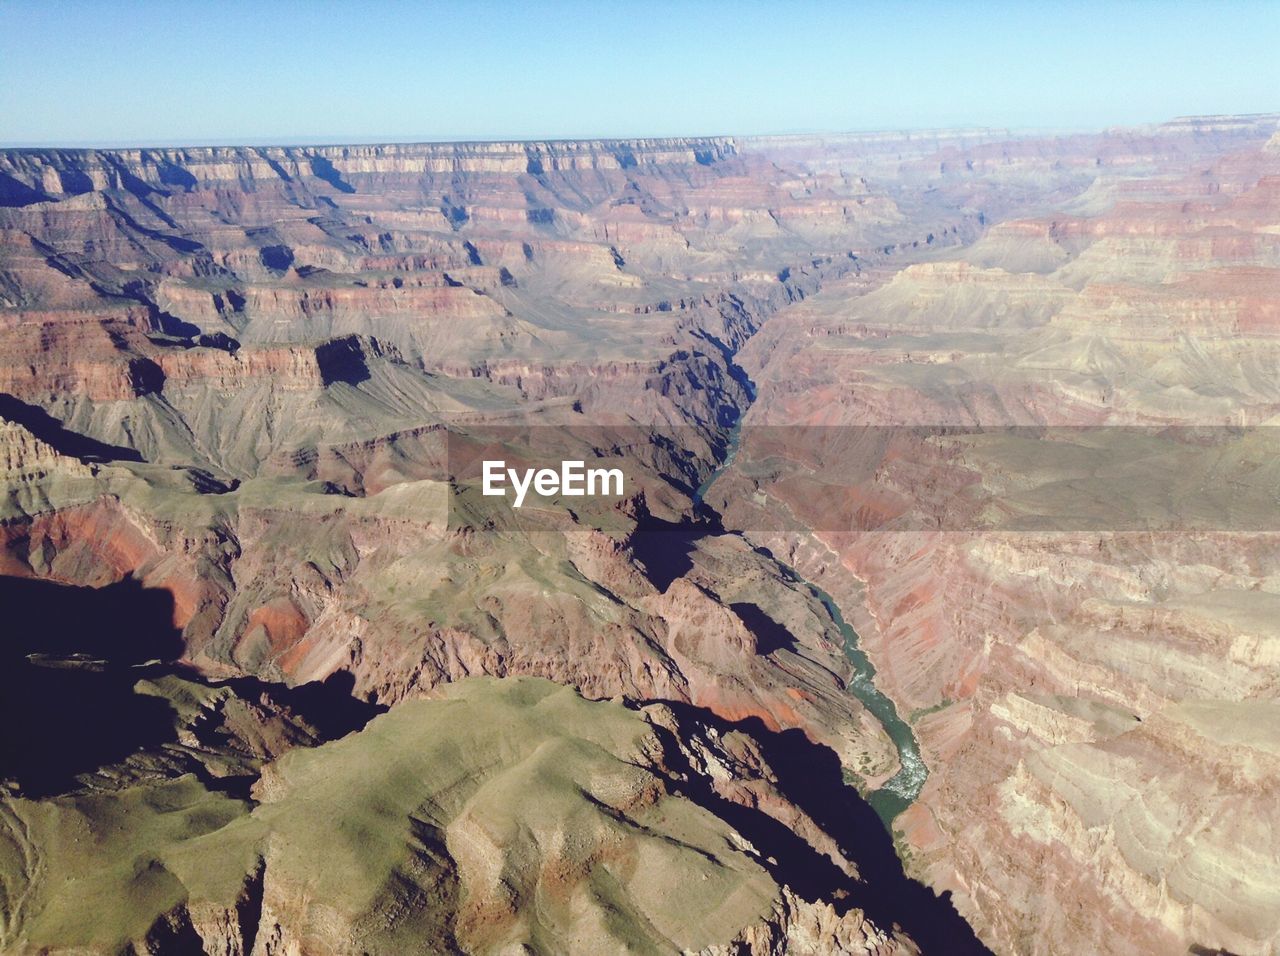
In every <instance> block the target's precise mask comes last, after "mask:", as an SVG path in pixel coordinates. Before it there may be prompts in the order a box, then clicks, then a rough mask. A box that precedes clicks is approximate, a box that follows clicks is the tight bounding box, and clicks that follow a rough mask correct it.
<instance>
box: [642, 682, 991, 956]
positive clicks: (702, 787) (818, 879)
mask: <svg viewBox="0 0 1280 956" xmlns="http://www.w3.org/2000/svg"><path fill="white" fill-rule="evenodd" d="M663 703H664V704H666V705H667V706H669V707H671V708H672V710H674V711H675V713H676V715H677V716H678V717H679V718H680V721H681V723H682V724H686V725H688V724H692V723H695V722H698V723H704V724H708V725H711V726H714V727H716V728H718V729H719V730H720V731H721V732H722V733H727V732H729V731H731V730H740V731H742V732H744V733H746V734H748V735H749V736H750V737H751V738H752V739H754V740H755V741H757V742H758V743H759V745H760V751H761V753H762V755H763V756H764V758H765V760H766V761H768V763H769V765H770V767H772V768H773V771H774V772H775V773H776V774H777V778H778V779H777V784H776V785H777V787H778V789H779V790H780V791H782V793H783V794H784V795H785V796H786V797H787V799H788V800H790V801H791V802H792V803H794V804H795V805H796V806H797V807H799V808H801V809H802V810H804V811H805V812H806V813H807V814H809V816H810V817H812V818H813V819H814V820H815V821H816V822H817V823H818V825H819V826H821V827H822V828H823V829H824V830H825V831H826V832H827V833H828V834H830V835H831V836H832V837H833V838H834V839H835V840H836V842H837V843H838V844H839V846H840V848H841V850H842V851H843V852H844V854H845V856H847V857H848V858H849V859H851V860H853V861H855V862H856V864H857V866H858V872H859V874H860V876H861V879H860V880H851V879H850V878H849V877H848V876H846V875H845V874H844V873H843V872H842V871H841V870H840V869H839V868H838V867H837V866H836V865H835V864H834V863H833V862H832V861H831V860H830V859H829V858H828V857H826V856H825V855H823V854H821V853H819V852H818V851H817V850H815V849H814V848H813V847H811V846H809V844H808V843H806V842H805V841H804V840H803V839H801V838H800V837H799V836H797V835H796V834H795V833H794V832H792V831H791V829H790V828H788V827H786V826H784V825H783V824H781V823H779V822H778V821H776V820H774V819H773V818H771V817H769V816H768V815H767V814H765V813H764V812H762V811H760V810H757V809H754V808H751V807H744V806H741V805H739V804H736V803H732V802H730V801H728V800H726V799H724V798H723V797H721V796H719V795H718V794H716V793H715V792H714V791H713V790H712V789H711V786H710V784H709V783H707V782H706V781H705V778H703V777H702V776H701V775H699V774H698V773H696V772H694V771H693V770H692V768H690V767H688V766H673V767H672V769H673V770H675V771H677V772H682V773H684V774H685V775H686V776H687V779H688V781H689V782H688V784H687V785H685V786H684V787H683V793H684V795H685V796H686V797H688V798H690V799H692V800H693V801H694V802H696V803H698V804H700V805H701V806H703V807H705V808H706V809H708V810H710V811H711V812H712V813H714V814H715V815H716V816H718V817H720V818H721V819H722V820H725V821H727V822H728V823H729V824H731V825H732V826H733V827H735V828H736V829H737V830H738V831H739V832H740V833H742V835H743V836H745V837H746V838H747V839H748V840H750V841H751V843H752V844H753V845H754V846H755V848H756V849H757V850H758V851H759V852H760V856H761V857H762V858H763V859H764V861H765V865H766V866H767V867H768V868H769V870H770V871H771V873H772V874H773V876H774V878H775V879H776V880H778V881H779V882H782V883H786V884H787V885H789V886H790V887H791V888H792V889H793V890H794V891H795V892H796V893H798V894H799V895H800V896H801V897H803V898H804V899H806V900H810V901H814V900H825V901H830V902H831V903H832V904H833V905H834V906H835V907H836V909H837V911H839V912H844V911H846V910H848V909H849V908H851V907H857V908H858V909H860V910H862V911H863V912H864V913H866V914H867V916H868V917H869V918H870V919H871V920H872V921H873V922H875V923H876V924H878V925H880V926H882V927H890V926H894V925H897V926H900V927H901V928H902V929H903V931H905V932H906V933H907V934H908V935H909V936H910V937H911V938H912V939H914V940H915V941H916V942H917V943H918V944H919V945H920V948H921V950H922V951H923V952H925V953H926V954H932V953H941V954H946V956H966V954H971V953H972V954H980V953H989V952H990V951H989V950H988V949H987V948H986V946H984V945H983V944H982V942H981V941H980V940H979V939H978V937H977V936H976V935H975V934H974V932H973V929H972V928H971V927H970V926H969V924H968V923H966V922H965V921H964V919H963V918H962V917H961V916H960V914H959V913H957V912H956V910H955V907H954V906H953V905H952V903H951V897H950V894H948V893H944V894H943V895H942V896H938V895H937V894H935V893H934V892H933V891H932V890H931V889H929V888H928V887H927V886H925V885H924V884H922V883H918V882H916V881H915V880H913V879H911V878H910V877H909V876H907V875H906V873H905V872H903V869H902V862H901V860H899V859H898V855H897V852H896V851H895V849H894V846H893V840H892V837H891V836H890V835H889V833H888V832H887V831H886V830H885V827H884V824H883V823H882V822H881V820H880V818H879V816H877V815H876V812H875V810H873V809H872V808H871V805H870V804H868V803H867V802H866V801H865V800H863V799H862V797H861V796H859V794H858V792H857V791H856V790H854V789H853V788H852V787H850V786H848V785H847V784H846V783H845V782H844V777H843V773H842V770H841V767H840V761H839V760H838V759H837V757H836V755H835V753H834V751H832V750H830V749H829V748H827V747H823V746H820V745H818V744H815V743H813V742H812V741H810V740H809V738H808V737H806V736H805V735H804V733H803V732H802V731H800V730H785V731H781V732H777V731H772V730H770V729H768V728H767V727H766V726H765V724H764V722H763V721H761V720H760V719H759V718H755V717H752V718H748V719H747V720H742V721H738V722H735V723H730V722H729V721H724V720H720V719H719V718H717V717H715V716H714V715H713V714H711V713H710V712H709V711H707V710H704V709H702V708H698V707H693V706H691V705H689V704H683V703H678V702H676V703H673V702H671V701H663ZM686 722H687V723H686ZM660 733H662V734H663V735H665V734H666V731H660ZM668 743H669V746H668V748H667V750H668V753H669V754H672V755H677V754H679V750H678V748H677V747H676V745H675V743H674V742H668ZM673 762H674V763H678V761H673ZM770 859H772V860H773V861H774V862H772V863H770V862H768V861H769V860H770Z"/></svg>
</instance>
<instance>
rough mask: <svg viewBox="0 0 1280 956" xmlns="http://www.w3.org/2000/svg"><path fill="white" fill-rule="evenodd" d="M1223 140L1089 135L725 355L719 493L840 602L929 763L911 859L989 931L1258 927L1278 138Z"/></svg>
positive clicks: (1224, 935) (1265, 892) (1264, 830)
mask: <svg viewBox="0 0 1280 956" xmlns="http://www.w3.org/2000/svg"><path fill="white" fill-rule="evenodd" d="M1267 122H1270V123H1273V122H1274V121H1273V120H1268V121H1267ZM1271 128H1274V126H1272V127H1271ZM1166 129H1167V130H1168V131H1169V132H1170V133H1172V132H1173V131H1174V129H1175V128H1174V127H1172V126H1171V127H1167V128H1166ZM1268 136H1269V137H1270V138H1269V139H1268ZM1237 145H1238V147H1239V148H1236V149H1232V150H1231V151H1230V152H1228V153H1226V154H1224V155H1222V156H1219V157H1213V158H1210V157H1194V158H1193V157H1189V156H1186V155H1182V156H1176V155H1174V154H1173V153H1168V154H1164V155H1165V157H1166V159H1167V160H1168V162H1166V163H1158V162H1153V163H1151V165H1149V166H1147V167H1146V168H1145V169H1144V168H1142V164H1141V163H1136V162H1132V160H1131V161H1130V169H1129V170H1128V171H1127V172H1125V173H1124V174H1116V173H1115V172H1113V171H1107V169H1106V165H1107V164H1106V163H1105V162H1102V163H1100V166H1099V170H1098V175H1097V176H1096V177H1095V178H1094V179H1093V181H1092V182H1091V183H1090V184H1089V186H1088V187H1087V188H1085V189H1083V190H1082V191H1080V192H1079V193H1078V194H1077V195H1075V196H1073V197H1070V198H1068V199H1066V200H1064V201H1054V202H1051V203H1047V204H1046V205H1045V206H1044V207H1043V208H1041V209H1038V210H1036V211H1035V213H1034V214H1033V215H1029V216H1027V215H1024V216H1019V217H1015V218H1012V219H1009V220H1006V221H1002V222H999V223H994V224H991V225H990V226H989V227H988V228H987V229H986V230H985V231H984V234H983V235H982V236H981V237H980V238H979V239H978V240H977V241H975V242H973V243H972V244H970V245H968V246H967V247H966V248H964V249H963V250H959V251H956V250H948V251H946V252H944V253H940V254H938V255H936V256H933V257H931V258H930V259H929V260H928V261H925V262H921V263H920V264H915V265H910V266H908V267H906V268H903V269H892V270H889V269H886V270H883V271H882V273H881V274H880V275H878V276H877V277H875V278H874V279H871V278H869V276H867V275H862V276H857V277H848V278H844V279H841V280H839V281H838V282H836V283H832V284H829V285H827V286H826V287H825V288H824V289H823V290H822V291H821V292H819V293H818V294H817V295H815V296H813V297H812V298H810V299H808V300H807V301H805V302H804V303H801V304H799V305H796V306H795V307H793V308H791V309H789V310H787V311H786V312H784V313H782V314H781V315H779V316H777V317H776V318H775V319H774V320H773V321H771V322H770V323H769V324H768V325H767V326H766V327H765V328H764V329H763V330H762V331H761V332H760V333H759V334H758V335H757V336H755V337H754V338H753V339H752V340H751V341H750V342H749V343H748V344H747V345H746V346H745V347H744V349H743V350H742V352H741V353H740V354H739V361H740V362H741V363H742V364H743V366H744V367H745V368H746V369H747V370H748V372H749V374H750V375H751V376H752V378H753V379H754V380H755V381H756V382H757V384H758V387H759V397H758V399H757V401H756V402H755V404H754V405H753V407H752V408H751V410H750V411H749V413H748V415H747V416H746V428H745V429H744V433H743V435H744V437H743V448H742V450H741V451H740V453H739V456H738V459H737V462H736V463H735V466H734V468H733V470H732V471H733V474H732V476H726V480H725V484H724V485H722V486H720V488H719V494H720V495H722V496H723V498H724V499H725V500H726V501H727V502H729V518H728V519H727V521H728V523H730V524H735V523H736V525H737V526H741V527H745V528H754V529H756V531H755V539H756V540H759V541H761V542H764V543H768V544H769V546H770V547H772V548H773V549H774V551H775V552H776V553H785V554H790V555H791V559H792V560H793V561H794V563H795V564H796V565H797V566H798V567H800V568H801V569H802V570H804V571H806V572H808V573H809V574H810V575H811V576H812V577H813V579H814V580H822V581H824V582H825V583H824V585H823V586H824V587H826V588H828V589H829V590H830V591H832V593H834V594H837V595H838V596H843V597H845V598H846V600H847V603H848V605H849V606H850V607H852V608H856V609H857V610H856V614H855V615H854V621H855V624H856V626H857V627H858V629H859V632H860V634H861V636H862V639H863V643H864V646H865V647H866V648H867V649H868V651H869V653H870V655H871V658H872V660H873V661H874V662H875V663H876V665H877V668H878V679H879V680H880V681H881V683H882V686H883V687H884V688H885V690H886V691H887V692H888V693H890V694H891V695H892V696H893V697H894V698H895V699H896V700H897V702H898V704H899V708H900V709H901V710H904V711H906V712H909V713H913V714H915V715H916V718H915V720H914V725H915V729H916V732H917V734H918V736H919V738H920V741H921V744H922V748H923V752H924V755H925V758H926V762H927V764H928V766H929V768H930V777H929V780H928V783H927V785H926V787H925V789H924V792H923V793H922V795H921V798H920V800H919V802H918V803H917V804H916V805H915V806H913V807H912V808H911V809H910V810H908V811H907V812H906V813H905V814H904V815H903V816H901V817H900V818H899V819H898V821H897V823H896V826H897V828H898V829H899V830H900V831H901V833H902V838H903V840H904V841H905V844H906V846H907V848H908V849H907V853H908V854H909V859H910V860H911V864H910V866H911V869H912V870H913V871H914V872H916V873H918V874H920V875H922V876H923V877H924V878H925V879H927V880H928V881H929V882H930V883H932V884H933V885H934V886H937V887H940V888H941V887H947V888H950V889H952V890H953V891H954V892H955V893H956V894H957V899H958V906H959V908H960V910H961V911H962V912H963V913H964V914H965V915H966V916H967V917H968V918H969V919H970V920H971V921H972V922H973V923H974V925H975V926H976V927H977V928H978V929H979V932H980V934H981V935H982V936H983V938H984V939H986V940H987V941H988V943H990V944H991V945H992V946H993V948H995V949H997V950H998V951H1007V952H1077V951H1080V950H1081V949H1088V950H1090V951H1099V952H1117V953H1119V952H1126V953H1129V952H1150V953H1167V952H1177V951H1183V950H1185V949H1186V948H1187V947H1188V946H1191V945H1193V944H1194V945H1199V946H1203V947H1206V948H1209V949H1217V948H1222V949H1225V950H1229V951H1232V952H1248V953H1268V952H1271V951H1273V949H1274V947H1275V946H1276V945H1277V939H1278V938H1280V937H1278V935H1277V934H1280V923H1278V922H1277V920H1276V913H1277V912H1280V908H1278V904H1280V899H1278V898H1277V897H1276V895H1275V894H1276V886H1275V881H1274V879H1273V878H1272V873H1273V871H1274V865H1273V861H1274V860H1275V859H1277V856H1278V855H1280V842H1277V840H1278V839H1280V837H1278V836H1277V833H1278V831H1277V819H1276V816H1275V814H1274V812H1273V811H1272V809H1271V808H1270V807H1269V806H1268V798H1267V797H1266V794H1267V792H1268V791H1269V790H1270V788H1271V787H1273V786H1274V785H1275V782H1276V779H1275V774H1276V772H1277V769H1278V768H1280V765H1277V764H1276V761H1275V747H1274V729H1275V728H1274V721H1275V710H1276V708H1275V704H1274V698H1275V695H1276V677H1275V660H1276V657H1275V655H1276V653H1277V648H1280V643H1277V641H1280V634H1278V633H1277V631H1276V627H1275V591H1276V580H1277V579H1276V572H1277V556H1278V555H1280V551H1278V550H1277V538H1276V536H1275V531H1276V530H1277V528H1276V524H1275V519H1276V510H1275V500H1274V487H1275V480H1276V474H1275V470H1274V460H1275V458H1274V446H1273V439H1272V437H1271V431H1270V430H1271V428H1272V427H1273V424H1274V422H1275V421H1276V418H1275V416H1276V414H1277V411H1280V405H1278V404H1277V402H1278V401H1280V391H1277V385H1276V378H1275V376H1274V374H1273V372H1274V370H1275V368H1276V367H1277V360H1278V359H1280V352H1278V349H1280V334H1278V333H1280V324H1278V323H1277V318H1280V313H1277V312H1276V307H1277V303H1278V302H1280V238H1278V235H1277V229H1276V222H1277V219H1278V217H1280V192H1277V188H1276V186H1277V183H1280V178H1278V177H1280V154H1278V153H1277V152H1276V150H1275V146H1274V134H1271V133H1265V134H1263V135H1259V136H1258V138H1257V139H1256V140H1255V141H1254V142H1252V143H1247V144H1237ZM1157 152H1158V151H1157ZM1153 155H1155V154H1153ZM753 424H756V425H757V426H758V427H756V428H753V427H752V425H753ZM789 424H806V425H821V426H831V427H832V428H833V429H834V431H833V433H835V434H841V435H843V436H844V437H843V439H842V441H843V442H844V443H845V445H846V446H848V447H847V448H844V449H842V448H841V447H839V443H837V442H834V441H829V442H828V443H827V444H826V445H824V446H822V447H823V448H826V449H827V451H826V452H825V457H824V453H822V452H821V451H820V449H819V447H818V445H817V444H816V443H815V442H814V441H813V440H812V439H802V438H799V437H796V436H798V435H807V434H811V433H810V432H804V431H800V432H795V431H793V432H790V433H789V432H788V431H787V429H785V428H778V427H767V426H783V425H789ZM920 426H925V431H924V432H922V431H921V430H920ZM936 426H949V430H948V429H942V428H937V427H936ZM1006 426H1023V427H1020V428H1014V429H1010V428H1008V427H1006ZM1114 426H1123V427H1114ZM1135 426H1137V427H1135ZM788 434H791V435H792V436H793V439H792V442H793V445H794V446H795V447H796V448H797V449H799V450H798V451H795V452H793V453H792V462H791V464H790V465H787V466H782V467H779V466H777V462H778V461H779V460H780V459H779V458H778V456H779V455H782V456H783V458H782V459H781V460H784V461H785V460H786V455H787V452H786V451H785V449H783V448H781V447H780V446H782V445H785V444H786V438H785V436H786V435H788ZM753 443H754V445H755V451H753ZM849 449H853V450H852V451H850V450H849ZM771 468H772V470H770V469H771ZM753 496H754V499H755V500H756V501H757V502H764V501H767V503H768V504H767V507H765V506H763V505H759V504H755V505H752V506H747V505H746V504H744V503H745V502H750V501H752V500H753ZM735 508H736V509H737V511H738V516H737V518H736V519H735V518H734V517H733V514H734V509H735ZM769 509H772V511H773V513H774V515H775V516H776V515H777V514H783V515H785V516H787V521H781V520H777V519H776V517H775V518H770V517H769V515H768V510H769ZM787 522H790V525H789V526H790V527H792V528H795V529H804V528H808V529H811V533H809V534H797V533H791V534H787V533H784V532H785V529H786V528H787V527H788V524H787ZM869 529H874V530H869ZM1268 728H1269V729H1268Z"/></svg>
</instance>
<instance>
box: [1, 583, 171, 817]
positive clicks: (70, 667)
mask: <svg viewBox="0 0 1280 956" xmlns="http://www.w3.org/2000/svg"><path fill="white" fill-rule="evenodd" d="M181 652H182V637H181V634H180V633H179V632H178V630H177V629H176V628H175V627H174V626H173V597H172V595H170V593H169V592H168V591H165V590H161V589H155V588H144V587H143V586H142V585H141V584H140V583H138V582H137V581H134V580H124V581H121V582H120V583H118V584H112V585H109V586H107V587H103V588H84V587H72V586H69V585H63V584H54V583H51V582H48V581H35V580H29V579H26V578H13V577H0V778H4V779H10V780H14V781H16V782H17V784H18V785H19V787H20V788H21V790H22V791H23V792H24V793H26V794H28V795H32V796H40V795H46V794H49V793H54V792H58V791H60V790H63V789H65V788H67V787H68V786H70V785H71V784H72V783H73V780H74V777H75V776H76V774H79V773H84V772H87V771H91V770H94V769H96V768H98V767H101V766H104V765H106V764H109V763H113V762H115V761H118V760H121V759H123V758H125V757H127V756H128V755H129V754H131V753H133V752H134V751H136V750H140V749H142V748H144V747H149V746H155V745H158V744H160V743H162V742H164V741H165V740H169V739H172V738H173V735H174V729H173V720H172V712H171V710H170V707H169V705H168V704H167V703H166V702H165V701H163V700H160V699H158V698H154V697H146V696H142V695H139V694H135V693H134V692H133V685H134V684H135V683H136V682H137V681H138V680H139V679H140V678H141V677H143V676H146V675H145V674H144V673H142V672H140V670H139V667H138V665H141V664H143V663H144V662H146V661H151V660H161V661H171V660H173V659H175V658H176V657H177V656H178V655H179V654H180V653H181Z"/></svg>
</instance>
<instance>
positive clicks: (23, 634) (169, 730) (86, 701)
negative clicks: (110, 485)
mask: <svg viewBox="0 0 1280 956" xmlns="http://www.w3.org/2000/svg"><path fill="white" fill-rule="evenodd" d="M183 649H184V645H183V640H182V634H181V632H180V631H179V630H178V629H177V628H176V627H174V625H173V597H172V595H171V594H170V593H169V592H168V591H167V590H164V589H161V588H145V587H143V586H142V585H141V584H140V583H139V582H138V581H136V580H133V579H125V580H123V581H120V582H119V583H117V584H112V585H108V586H106V587H102V588H88V587H75V586H72V585H66V584H58V583H54V582H50V581H39V580H33V579H29V578H16V577H8V576H3V575H0V780H8V781H10V782H12V783H14V784H16V785H17V787H18V789H19V790H20V791H21V792H22V793H23V794H25V795H27V796H31V797H42V796H48V795H50V794H55V793H61V792H65V791H66V790H69V789H71V788H73V787H75V786H76V777H77V776H79V775H82V774H86V773H91V772H93V771H95V770H97V769H99V768H102V767H106V766H109V765H111V764H114V763H117V762H119V761H121V760H124V759H125V758H127V757H129V756H130V755H131V754H134V753H137V752H139V751H142V750H148V749H152V748H156V747H159V746H160V745H162V744H164V743H166V742H169V741H173V740H176V739H177V731H176V728H175V724H174V716H175V715H174V713H173V710H172V708H171V707H170V705H169V704H168V702H167V701H165V700H162V699H161V698H159V697H152V696H148V695H146V694H141V693H137V692H135V690H134V686H135V684H137V682H138V681H140V680H143V679H149V678H150V679H153V678H157V677H161V676H164V675H166V674H177V675H179V676H181V677H182V678H184V679H185V680H189V681H193V682H196V683H200V684H205V685H206V686H209V685H210V684H211V683H216V684H218V685H219V686H222V685H225V686H229V687H231V689H232V690H233V691H234V692H235V694H236V695H237V696H238V697H240V698H241V699H242V700H245V701H249V702H260V703H262V704H268V703H269V709H272V710H277V711H284V712H291V713H293V714H295V715H297V716H298V717H300V718H301V719H302V720H303V721H305V722H306V723H307V724H308V725H310V726H311V727H312V728H314V730H315V733H316V737H317V739H318V740H320V741H325V740H334V739H337V738H338V737H342V736H345V735H346V734H348V733H350V732H352V731H354V730H359V729H361V728H362V727H364V725H365V724H366V723H368V722H369V720H371V719H372V718H373V717H375V716H376V715H377V714H379V713H382V712H383V711H385V710H386V708H385V707H381V706H378V705H377V704H372V703H368V702H366V701H363V700H360V699H359V698H356V697H354V696H352V690H353V688H354V678H353V677H352V676H351V675H350V674H347V673H336V674H333V675H330V677H328V678H327V679H326V680H324V681H314V682H311V683H308V684H303V685H300V686H298V687H288V686H286V685H284V684H276V683H270V682H267V681H262V680H259V679H257V678H254V677H240V678H233V679H231V680H228V681H223V682H209V681H206V680H204V679H202V678H201V677H200V676H199V675H198V674H197V673H196V672H195V671H194V670H192V669H190V668H189V667H187V666H185V665H183V664H182V663H180V662H179V661H178V658H179V657H180V656H181V654H182V652H183ZM190 769H191V770H192V772H195V773H197V774H198V775H199V774H201V770H200V768H199V765H198V764H195V765H193V766H192V767H191V768H190ZM250 783H252V780H238V779H228V780H218V781H215V780H207V781H206V784H207V785H209V786H210V787H211V788H212V789H222V790H226V791H227V792H231V793H234V794H235V795H237V796H247V788H248V785H249V784H250ZM241 790H243V791H244V792H243V793H241V792H240V791H241Z"/></svg>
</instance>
